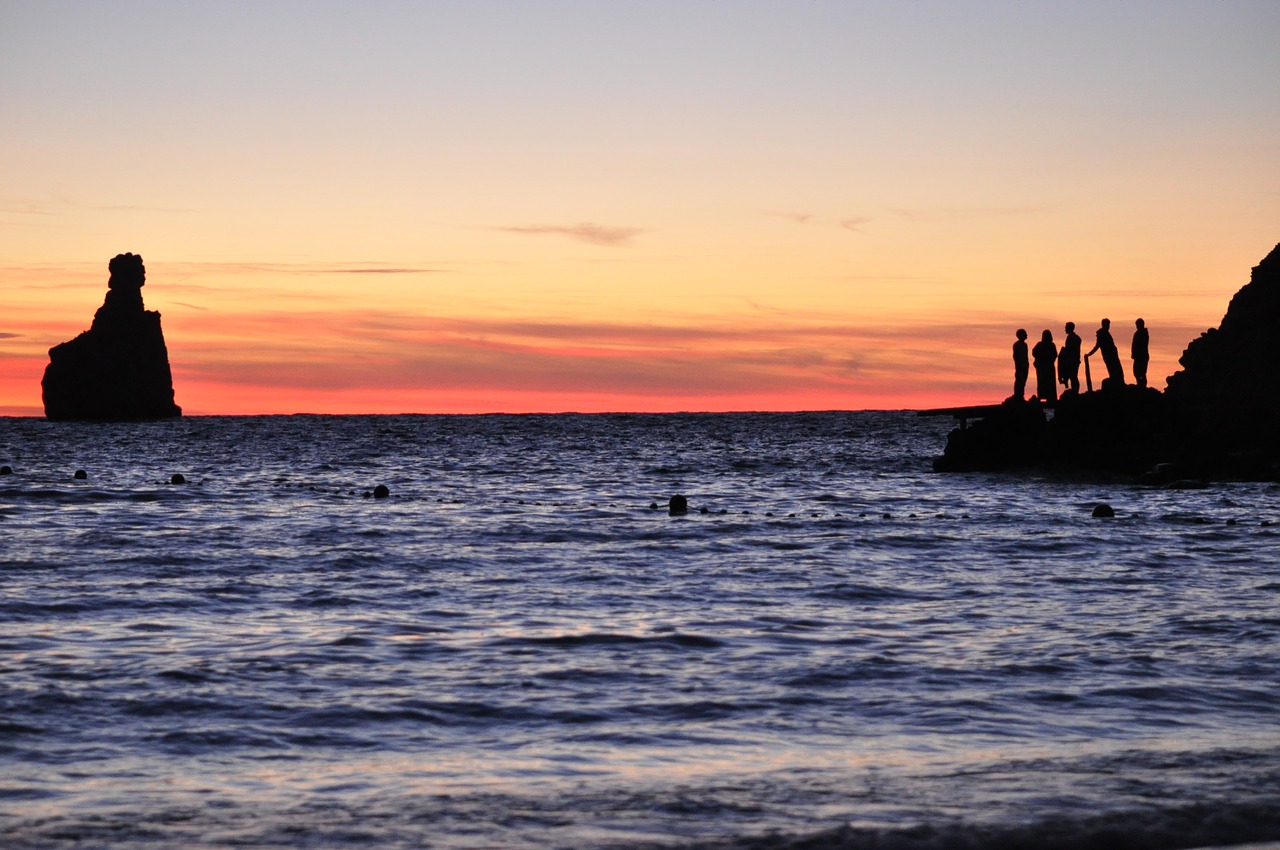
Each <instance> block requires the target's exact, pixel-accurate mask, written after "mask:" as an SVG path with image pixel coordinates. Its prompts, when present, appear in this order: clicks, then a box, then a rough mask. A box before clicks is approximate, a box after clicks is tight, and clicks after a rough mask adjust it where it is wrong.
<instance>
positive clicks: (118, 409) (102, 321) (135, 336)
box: [41, 254, 182, 421]
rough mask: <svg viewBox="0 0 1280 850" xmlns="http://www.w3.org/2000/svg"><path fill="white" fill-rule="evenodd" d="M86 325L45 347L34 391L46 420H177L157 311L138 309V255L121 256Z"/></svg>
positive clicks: (140, 283) (111, 266)
mask: <svg viewBox="0 0 1280 850" xmlns="http://www.w3.org/2000/svg"><path fill="white" fill-rule="evenodd" d="M108 268H109V269H110V272H111V279H110V280H109V281H108V282H107V296H106V299H105V300H104V301H103V303H102V306H101V307H99V308H98V312H97V313H95V314H94V317H93V325H92V326H91V327H90V328H89V330H87V331H85V332H84V333H82V334H80V335H79V336H77V337H76V338H75V339H73V340H70V341H68V342H64V343H62V344H61V345H56V346H54V347H53V348H51V349H49V365H48V366H47V367H46V368H45V372H44V380H43V381H42V382H41V386H42V388H43V391H44V412H45V416H47V417H48V418H50V419H59V420H95V421H133V420H143V419H168V418H170V417H174V416H181V415H182V409H181V408H180V407H178V405H176V404H174V401H173V376H172V373H171V371H170V369H169V351H168V349H167V348H166V347H165V344H164V334H163V332H162V331H161V330H160V314H159V313H157V312H155V311H154V310H147V309H145V308H144V307H143V304H142V286H143V284H144V283H145V281H146V270H145V268H144V267H143V265H142V257H140V256H137V255H136V254H120V255H118V256H116V257H115V258H114V259H112V260H111V262H110V264H109V266H108Z"/></svg>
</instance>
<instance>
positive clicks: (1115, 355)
mask: <svg viewBox="0 0 1280 850" xmlns="http://www.w3.org/2000/svg"><path fill="white" fill-rule="evenodd" d="M1095 351H1101V352H1102V362H1103V363H1104V364H1106V367H1107V377H1106V378H1105V379H1104V380H1103V382H1102V388H1103V389H1104V390H1105V389H1106V388H1107V387H1108V386H1113V387H1122V386H1124V367H1122V366H1121V365H1120V352H1119V350H1117V349H1116V341H1115V340H1114V339H1112V338H1111V320H1110V319H1103V320H1102V327H1100V328H1098V341H1097V342H1096V343H1094V346H1093V348H1091V349H1089V353H1088V354H1086V355H1085V357H1088V356H1090V355H1092V354H1093V353H1094V352H1095Z"/></svg>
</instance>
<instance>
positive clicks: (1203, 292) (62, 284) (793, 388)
mask: <svg viewBox="0 0 1280 850" xmlns="http://www.w3.org/2000/svg"><path fill="white" fill-rule="evenodd" d="M1277 43H1280V3H1277V2H1275V0H1258V2H1235V0H1225V2H1207V0H1206V1H1205V2H1184V1H1183V0H1159V2H1141V0H1139V2H1134V0H1126V2H1116V0H1107V2H1080V0H1073V2H1069V3H1058V2H1012V0H1011V1H1010V2H907V1H906V0H903V2H854V1H853V0H846V1H845V2H834V1H832V2H828V0H790V1H789V2H782V0H775V2H756V0H715V1H714V2H713V0H679V2H663V0H628V2H619V1H618V0H594V2H561V0H538V1H537V2H533V1H532V0H529V1H528V2H526V1H525V0H521V2H489V1H488V0H465V2H464V0H457V2H389V0H388V1H386V2H383V1H382V0H373V1H372V2H327V1H326V0H306V2H270V0H265V1H264V2H238V1H237V0H228V1H227V2H218V3H205V2H181V0H154V2H109V1H108V2H83V1H81V0H77V2H59V0H31V1H30V2H15V0H0V163H2V165H0V294H2V295H0V414H8V415H39V414H40V413H41V412H42V408H41V400H40V377H41V375H42V373H43V370H44V367H45V365H46V363H47V362H48V349H49V348H50V347H51V346H53V345H56V344H57V343H59V342H62V341H65V340H67V339H70V338H71V337H73V336H75V335H76V334H77V333H79V332H80V331H82V330H85V329H86V328H87V327H88V326H89V323H90V322H91V320H92V318H93V313H94V311H95V310H96V309H97V308H98V307H99V306H100V305H101V303H102V299H103V296H104V294H105V292H106V282H107V262H108V260H110V258H111V257H112V256H114V255H115V254H118V253H122V252H126V251H132V252H135V253H139V254H141V255H142V256H143V257H144V259H145V261H146V268H147V285H146V287H145V288H144V289H143V297H144V298H145V300H146V304H147V307H148V308H149V309H152V310H159V311H160V312H161V314H162V316H163V327H164V332H165V338H166V341H167V343H168V347H169V356H170V361H171V363H172V366H173V373H174V384H175V389H176V400H177V402H178V404H180V405H182V407H183V409H184V411H185V412H186V413H189V414H213V413H292V412H304V411H305V412H323V413H355V412H368V413H397V412H422V413H435V412H487V411H507V412H524V411H567V410H577V411H604V410H613V411H628V410H630V411H640V410H656V411H678V410H825V409H864V408H916V407H938V406H945V405H951V404H962V403H966V404H967V403H974V404H976V403H988V402H995V401H998V400H1000V399H1002V398H1004V397H1005V396H1007V395H1008V394H1009V393H1010V391H1011V389H1012V364H1011V361H1010V355H1009V346H1010V344H1011V343H1012V342H1013V331H1014V329H1015V328H1017V327H1026V328H1027V329H1028V330H1029V331H1030V332H1031V334H1032V338H1033V340H1034V339H1036V338H1038V336H1039V334H1040V331H1041V330H1043V329H1045V328H1049V329H1051V330H1052V331H1053V332H1054V336H1055V339H1056V340H1058V341H1059V342H1060V341H1061V338H1062V332H1061V331H1062V325H1063V322H1064V321H1066V320H1073V321H1075V322H1076V323H1077V325H1079V329H1080V331H1081V335H1082V336H1083V337H1084V338H1085V341H1086V346H1088V345H1091V344H1092V333H1093V330H1094V329H1095V328H1096V327H1097V324H1098V320H1099V319H1100V318H1101V317H1103V316H1108V317H1110V318H1111V319H1112V321H1113V323H1114V325H1113V329H1114V330H1116V331H1118V333H1117V340H1118V341H1119V342H1120V344H1121V348H1122V352H1124V353H1125V354H1127V346H1128V340H1129V336H1130V334H1131V332H1132V328H1133V319H1134V318H1136V317H1138V316H1142V317H1144V318H1145V319H1146V323H1147V325H1148V327H1149V328H1150V329H1151V339H1152V364H1151V375H1152V379H1153V383H1154V384H1155V385H1156V386H1158V387H1163V385H1164V378H1165V377H1166V376H1168V375H1169V374H1170V373H1171V372H1173V371H1174V370H1175V369H1177V358H1178V356H1179V354H1180V353H1181V351H1182V349H1183V348H1184V347H1185V345H1186V343H1187V342H1188V341H1189V340H1190V339H1192V338H1193V337H1195V336H1196V335H1197V334H1199V333H1200V332H1201V331H1202V330H1204V329H1206V328H1207V327H1210V326H1213V325H1216V324H1217V323H1218V322H1219V321H1220V319H1221V317H1222V314H1223V313H1224V311H1225V310H1226V306H1227V302H1228V300H1229V299H1230V297H1231V295H1232V294H1233V293H1234V292H1235V291H1236V290H1237V289H1239V288H1240V286H1242V285H1243V284H1244V283H1246V282H1247V281H1248V278H1249V270H1250V268H1251V267H1252V266H1253V265H1255V264H1256V263H1258V262H1259V261H1260V260H1261V259H1262V258H1263V257H1264V256H1265V255H1266V254H1267V253H1268V252H1269V251H1270V250H1271V249H1272V248H1273V247H1274V246H1275V245H1276V243H1277V242H1278V241H1280V50H1277V49H1276V45H1277ZM1125 363H1126V368H1127V366H1128V360H1127V357H1126V358H1125Z"/></svg>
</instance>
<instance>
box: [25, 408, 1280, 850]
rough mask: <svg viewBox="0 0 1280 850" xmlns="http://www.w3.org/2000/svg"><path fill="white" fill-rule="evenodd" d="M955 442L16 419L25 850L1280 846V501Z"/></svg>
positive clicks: (864, 428) (792, 433) (528, 419)
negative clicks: (1054, 469) (1019, 471)
mask: <svg viewBox="0 0 1280 850" xmlns="http://www.w3.org/2000/svg"><path fill="white" fill-rule="evenodd" d="M949 428H950V422H948V421H945V420H937V419H921V418H918V417H916V416H915V415H914V414H912V413H910V412H896V413H883V412H863V413H808V414H801V413H797V414H716V415H581V416H579V415H554V416H552V415H548V416H377V417H324V416H293V417H225V418H224V417H189V418H184V419H181V420H176V421H172V422H161V423H149V424H140V425H86V424H64V423H49V422H45V421H43V420H39V419H18V418H10V419H0V464H4V465H9V466H11V467H12V468H13V473H12V474H10V475H5V476H0V847H4V848H12V849H14V850H16V849H17V848H100V847H101V848H169V847H190V848H223V847H250V848H256V847H262V848H274V847H281V848H286V847H287V848H295V847H296V848H383V847H386V848H427V847H429V848H450V850H452V849H453V848H521V849H523V848H548V847H571V848H585V847H592V848H595V847H601V848H603V847H609V848H653V847H669V848H693V847H698V848H765V847H769V848H786V847H795V848H799V847H806V848H871V847H875V848H898V847H902V848H908V847H913V848H914V847H930V848H934V847H939V848H941V847H956V848H960V847H964V848H969V847H1054V848H1075V847H1081V848H1086V847H1088V848H1095V847H1115V848H1174V847H1194V846H1207V845H1215V844H1216V845H1229V844H1243V843H1246V842H1263V841H1269V840H1276V839H1280V669H1278V667H1280V665H1278V663H1277V662H1278V661H1280V502H1278V500H1277V497H1278V496H1280V488H1278V487H1277V486H1276V485H1272V484H1221V485H1215V486H1212V487H1208V488H1205V489H1196V490H1158V489H1148V488H1142V487H1138V486H1133V485H1130V484H1127V483H1123V482H1117V481H1112V482H1107V481H1101V482H1100V481H1096V480H1095V481H1089V480H1063V479H1054V478H1039V477H1029V476H1012V475H981V474H973V475H938V474H935V473H933V472H932V471H931V468H930V459H931V458H932V457H933V456H934V455H936V454H939V453H940V452H941V450H942V447H943V443H944V441H945V436H946V431H947V430H948V429H949ZM77 469H83V470H84V471H85V472H86V473H87V477H86V478H85V479H83V480H77V479H75V478H73V472H74V471H75V470H77ZM174 474H181V475H182V476H184V477H185V479H186V483H179V484H175V483H170V482H171V476H173V475H174ZM379 484H382V485H385V486H386V487H387V488H389V490H390V496H389V497H387V498H372V497H370V496H369V495H368V494H369V493H370V492H371V491H372V490H373V488H374V487H375V486H376V485H379ZM676 493H679V494H684V495H685V496H687V497H688V500H689V504H690V507H691V510H690V512H689V513H688V514H687V515H683V516H670V515H669V514H668V512H667V510H666V508H665V507H664V506H665V504H666V502H667V500H668V498H669V497H670V496H671V495H672V494H676ZM1100 502H1106V503H1108V504H1110V505H1112V506H1113V507H1114V508H1115V511H1116V517H1115V518H1113V519H1095V518H1093V517H1092V516H1091V510H1092V508H1093V507H1094V505H1095V504H1097V503H1100ZM655 506H657V507H655Z"/></svg>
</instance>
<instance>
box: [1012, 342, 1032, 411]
mask: <svg viewBox="0 0 1280 850" xmlns="http://www.w3.org/2000/svg"><path fill="white" fill-rule="evenodd" d="M1017 337H1018V339H1017V341H1016V342H1014V344H1013V397H1014V398H1016V399H1017V400H1018V401H1023V400H1024V399H1025V398H1026V397H1027V374H1028V373H1029V372H1030V371H1031V360H1030V358H1028V357H1027V332H1026V330H1024V329H1023V328H1018V333H1017Z"/></svg>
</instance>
